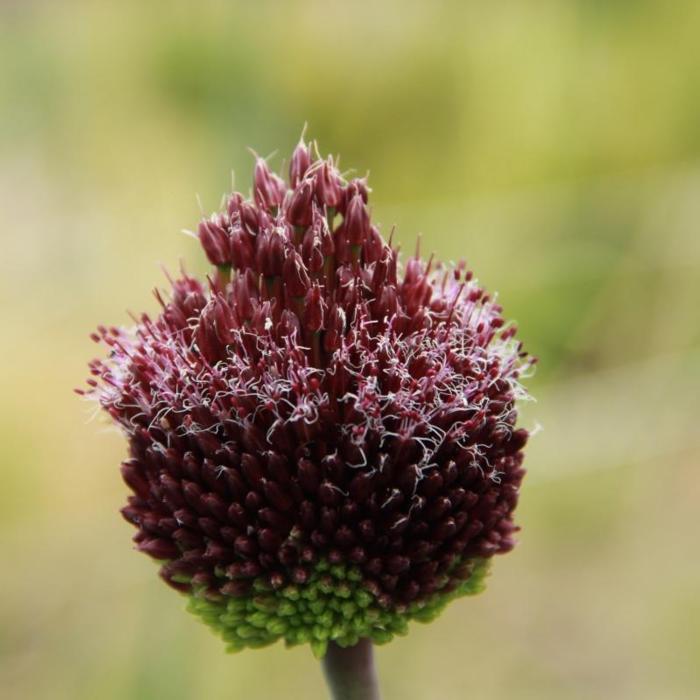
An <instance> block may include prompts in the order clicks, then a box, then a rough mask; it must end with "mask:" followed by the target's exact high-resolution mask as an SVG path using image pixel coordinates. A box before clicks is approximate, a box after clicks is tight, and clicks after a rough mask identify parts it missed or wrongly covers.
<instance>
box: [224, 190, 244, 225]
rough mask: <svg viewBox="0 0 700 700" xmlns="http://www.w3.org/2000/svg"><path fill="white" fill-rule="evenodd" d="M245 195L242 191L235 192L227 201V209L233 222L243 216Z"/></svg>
mask: <svg viewBox="0 0 700 700" xmlns="http://www.w3.org/2000/svg"><path fill="white" fill-rule="evenodd" d="M243 201H244V200H243V195H242V194H241V193H240V192H234V193H233V194H232V195H231V196H230V197H229V198H228V202H227V203H226V211H227V213H228V218H229V221H231V222H233V221H234V220H236V219H240V218H241V207H242V205H243Z"/></svg>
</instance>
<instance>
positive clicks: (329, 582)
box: [187, 559, 489, 657]
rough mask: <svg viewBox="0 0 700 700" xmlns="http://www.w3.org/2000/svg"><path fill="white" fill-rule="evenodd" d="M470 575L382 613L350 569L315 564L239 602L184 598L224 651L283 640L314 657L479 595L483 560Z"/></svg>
mask: <svg viewBox="0 0 700 700" xmlns="http://www.w3.org/2000/svg"><path fill="white" fill-rule="evenodd" d="M472 564H473V570H472V574H471V576H470V577H469V578H468V579H467V580H465V581H463V582H462V583H461V584H460V585H459V586H457V588H455V589H453V590H451V591H450V592H449V593H447V592H437V593H435V594H434V595H432V596H431V597H429V598H427V599H425V600H421V601H418V602H415V603H411V604H409V605H405V606H400V607H395V608H384V607H382V606H381V605H380V604H379V602H378V601H377V599H376V598H375V596H374V595H372V594H371V593H370V592H369V591H368V590H367V589H366V588H365V587H364V586H363V584H362V575H361V573H360V571H359V569H357V568H356V567H352V566H344V565H330V564H328V563H327V562H325V561H321V562H319V563H318V565H317V566H316V568H315V570H314V571H313V573H312V575H311V577H310V578H309V580H308V581H307V582H306V583H305V584H303V585H289V586H287V587H285V588H282V589H280V590H274V589H272V588H271V587H270V586H269V585H267V584H265V583H262V582H256V583H255V584H254V586H253V590H252V592H251V593H250V594H249V595H247V596H245V597H241V598H234V597H225V596H221V598H220V599H219V600H212V599H211V598H208V597H204V595H203V593H202V592H197V593H192V594H188V597H189V603H188V606H187V608H188V610H189V611H190V612H192V613H193V614H195V615H197V616H198V617H200V618H201V619H202V620H203V621H204V622H205V623H206V624H207V625H209V626H210V627H211V628H212V629H213V630H214V631H215V632H216V633H217V634H218V635H220V636H221V637H222V638H223V640H224V641H225V642H226V644H227V650H228V651H231V652H236V651H240V650H242V649H245V648H259V647H263V646H267V645H269V644H273V643H274V642H276V641H277V640H279V639H283V640H284V641H285V643H286V644H287V646H293V645H296V644H305V643H309V644H310V645H311V649H312V651H313V653H314V655H315V656H317V657H322V656H323V655H324V654H325V653H326V647H327V645H328V642H329V641H333V642H336V643H337V644H338V645H340V646H343V647H347V646H353V645H354V644H357V642H358V641H359V639H361V638H363V637H368V638H370V639H371V640H372V641H373V642H375V643H376V644H384V643H386V642H388V641H390V640H391V639H392V638H393V636H394V635H396V634H399V635H401V634H405V633H406V631H407V628H408V623H409V621H410V620H417V621H419V622H430V621H431V620H433V619H434V618H435V617H437V615H439V614H440V613H441V612H442V610H443V609H444V608H445V606H446V605H447V604H448V603H449V602H450V601H452V600H454V599H455V598H459V597H461V596H465V595H474V594H475V593H479V592H481V591H482V590H483V589H484V587H485V583H484V579H485V577H486V575H487V573H488V568H489V561H488V560H486V559H474V560H473V561H472Z"/></svg>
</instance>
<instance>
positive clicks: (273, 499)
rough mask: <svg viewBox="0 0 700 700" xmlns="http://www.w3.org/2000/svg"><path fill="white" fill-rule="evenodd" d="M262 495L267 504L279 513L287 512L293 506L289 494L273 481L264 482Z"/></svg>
mask: <svg viewBox="0 0 700 700" xmlns="http://www.w3.org/2000/svg"><path fill="white" fill-rule="evenodd" d="M263 493H264V494H265V498H266V499H267V501H268V503H269V504H270V505H271V506H273V507H274V508H277V509H279V510H281V511H287V510H289V509H290V508H291V507H292V506H293V505H294V502H293V501H292V498H291V497H290V496H289V494H287V493H286V492H285V491H284V490H283V489H282V488H280V486H279V484H277V483H275V482H274V481H265V482H264V483H263Z"/></svg>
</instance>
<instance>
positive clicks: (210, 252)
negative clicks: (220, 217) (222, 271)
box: [197, 218, 231, 265]
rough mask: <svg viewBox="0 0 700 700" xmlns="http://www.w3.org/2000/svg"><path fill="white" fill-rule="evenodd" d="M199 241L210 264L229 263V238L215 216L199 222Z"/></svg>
mask: <svg viewBox="0 0 700 700" xmlns="http://www.w3.org/2000/svg"><path fill="white" fill-rule="evenodd" d="M197 231H198V235H199V242H200V243H201V244H202V248H204V252H205V253H206V255H207V259H208V260H209V262H210V263H211V264H212V265H229V264H230V263H231V240H230V236H229V233H228V231H227V230H226V229H225V228H224V226H222V225H221V224H220V223H219V222H218V221H217V220H216V219H215V218H212V219H205V220H204V221H202V222H200V224H199V228H198V229H197Z"/></svg>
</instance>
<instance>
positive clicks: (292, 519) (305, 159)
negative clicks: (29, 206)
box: [86, 142, 533, 655]
mask: <svg viewBox="0 0 700 700" xmlns="http://www.w3.org/2000/svg"><path fill="white" fill-rule="evenodd" d="M312 153H313V151H312V149H310V148H309V147H308V146H306V144H304V143H303V142H302V143H300V144H299V145H298V146H297V147H296V149H295V151H294V154H293V157H292V161H291V168H290V185H289V186H288V185H287V184H285V182H284V181H283V180H282V179H281V178H280V177H278V176H277V175H275V174H274V173H272V172H271V171H270V169H269V167H268V165H267V163H265V162H264V161H263V160H262V159H257V160H256V164H255V173H254V190H253V198H252V200H247V199H246V198H244V197H243V196H242V195H241V194H238V193H234V194H232V195H231V196H230V198H229V199H228V201H227V203H226V206H225V207H224V209H223V211H221V212H218V213H216V214H214V215H213V216H212V217H210V218H209V219H207V220H205V221H203V222H202V223H201V224H200V226H199V229H198V230H199V238H200V241H201V243H202V246H203V248H204V251H205V253H206V255H207V257H208V259H209V261H210V262H211V263H212V264H213V265H215V266H216V269H215V271H214V272H213V273H212V275H211V276H210V277H209V278H208V279H207V280H206V281H204V282H203V281H199V280H197V279H195V278H193V277H191V276H189V275H187V274H185V273H183V274H182V276H181V277H180V278H179V279H176V280H175V281H173V282H172V289H171V290H170V292H169V294H168V295H166V296H162V295H161V294H160V293H158V294H157V296H158V299H159V301H160V303H161V305H162V310H161V311H160V313H159V315H158V316H157V317H156V318H151V317H149V316H147V315H143V316H141V317H140V318H139V319H138V322H137V324H136V326H135V327H134V328H130V329H117V328H110V329H107V328H104V327H101V328H100V329H99V331H98V333H96V334H95V335H94V338H95V339H96V340H98V341H100V342H102V343H104V344H105V345H106V346H107V347H108V349H109V355H108V358H107V359H101V360H95V361H94V362H93V363H92V364H91V370H92V375H93V377H92V378H91V379H90V380H89V389H88V390H87V392H86V393H88V394H89V395H91V396H92V397H94V398H95V399H97V400H98V401H99V403H100V405H101V406H102V408H103V409H104V410H105V411H106V412H107V413H108V414H109V415H110V416H111V418H112V419H113V420H114V421H115V422H116V423H117V424H118V425H119V426H121V428H122V429H123V431H124V433H125V435H126V437H127V440H128V443H129V452H130V456H129V459H127V460H126V461H125V462H124V463H123V465H122V474H123V477H124V480H125V482H126V484H127V485H128V487H129V488H130V489H131V492H132V493H131V495H130V496H129V500H128V504H127V505H126V506H125V507H124V508H123V510H122V513H123V515H124V517H125V518H126V520H128V521H129V522H130V523H132V524H133V525H134V526H135V527H136V529H137V533H136V535H135V537H134V539H135V542H136V544H137V548H138V549H140V550H141V551H143V552H145V553H146V554H148V555H149V556H150V557H152V558H154V559H156V560H158V562H160V565H161V567H160V573H161V576H162V577H163V579H164V580H165V581H166V582H167V583H169V584H170V585H171V586H172V587H174V588H176V589H177V590H179V591H181V592H182V593H184V594H185V595H186V596H188V598H189V608H190V610H191V611H192V612H194V613H195V614H196V615H198V616H200V617H201V618H202V619H203V620H204V621H205V622H206V623H208V624H209V625H210V626H212V627H213V628H214V629H215V630H217V631H218V632H219V633H220V634H221V635H222V637H223V638H224V640H225V641H226V642H227V644H228V647H229V648H230V649H231V650H238V649H242V648H245V647H259V646H263V645H266V644H269V643H271V642H274V641H276V640H278V639H283V640H285V642H286V643H287V644H290V645H291V644H299V643H306V642H308V643H310V644H311V646H312V648H313V650H314V652H315V653H316V654H318V655H322V654H323V653H324V652H325V649H326V646H327V644H328V642H329V641H335V642H336V643H338V644H340V645H341V646H342V645H352V644H354V643H356V642H357V641H358V639H360V638H362V637H369V638H371V639H373V640H374V641H375V642H385V641H388V640H389V639H391V638H392V636H393V635H395V634H400V633H403V632H404V631H405V630H406V627H407V623H408V622H409V621H410V620H420V621H428V620H430V619H432V618H433V617H434V616H435V615H436V614H437V613H438V612H440V611H441V610H442V609H443V608H444V607H445V605H446V604H447V603H448V602H449V601H450V600H452V599H453V598H456V597H458V596H462V595H467V594H471V593H475V592H477V591H479V590H481V588H482V586H483V579H484V576H485V574H486V571H487V568H488V565H489V562H490V560H491V558H492V557H493V556H494V555H495V554H501V553H504V552H507V551H509V550H510V549H511V548H512V547H513V545H514V539H513V535H514V533H515V532H516V530H517V529H518V528H517V527H516V525H515V524H514V522H513V511H514V509H515V506H516V503H517V500H518V490H519V487H520V482H521V479H522V477H523V474H524V471H523V468H522V461H523V452H522V449H523V446H524V445H525V442H526V440H527V432H526V431H525V430H523V429H522V428H517V426H516V419H517V411H516V407H515V403H516V399H518V398H520V397H522V396H524V391H523V390H522V389H521V386H520V379H521V378H522V376H523V374H524V373H525V371H526V370H528V369H529V368H530V367H531V365H532V363H533V361H532V360H531V359H530V358H529V357H528V356H527V355H526V354H525V353H523V352H522V349H521V346H520V344H519V343H518V342H517V341H516V340H515V339H514V335H515V327H514V326H513V325H509V324H505V323H504V319H503V317H502V316H501V307H500V306H499V305H498V304H497V303H496V301H495V300H494V299H493V298H492V297H490V296H489V295H488V294H486V293H485V292H484V291H483V290H482V289H481V288H480V287H479V286H478V284H477V283H476V282H475V280H474V279H473V277H472V274H471V273H470V272H469V271H467V269H466V266H465V265H464V264H463V263H459V264H457V265H442V264H437V263H434V262H433V261H432V259H431V261H429V262H427V263H426V262H423V261H422V260H421V259H420V258H419V256H418V255H416V256H414V257H412V258H410V259H409V260H407V261H406V263H405V265H404V266H403V267H402V266H401V265H400V264H399V259H398V258H399V256H398V251H397V249H396V248H395V247H393V246H392V244H391V243H387V242H385V241H384V239H383V238H382V237H381V235H380V233H379V230H378V229H377V227H376V226H375V225H373V223H372V221H371V210H370V208H369V206H368V203H367V202H368V193H369V190H368V188H367V185H366V183H365V181H364V180H352V181H350V182H346V181H345V180H344V179H343V177H342V176H341V174H340V173H339V172H338V170H337V168H336V166H335V164H334V161H333V160H332V159H330V158H329V159H326V160H320V159H319V158H315V157H314V156H313V155H312Z"/></svg>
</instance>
